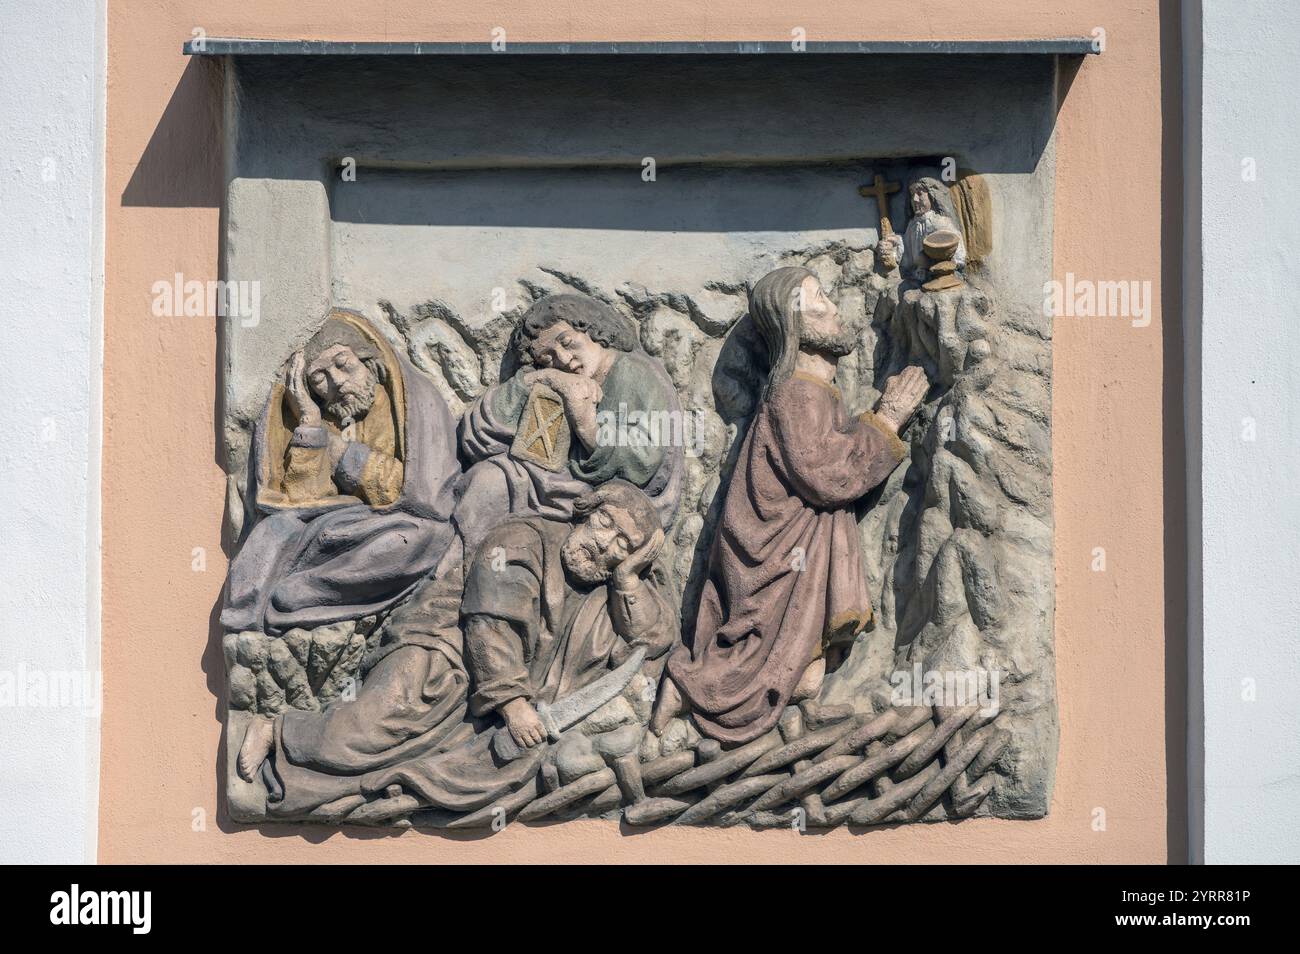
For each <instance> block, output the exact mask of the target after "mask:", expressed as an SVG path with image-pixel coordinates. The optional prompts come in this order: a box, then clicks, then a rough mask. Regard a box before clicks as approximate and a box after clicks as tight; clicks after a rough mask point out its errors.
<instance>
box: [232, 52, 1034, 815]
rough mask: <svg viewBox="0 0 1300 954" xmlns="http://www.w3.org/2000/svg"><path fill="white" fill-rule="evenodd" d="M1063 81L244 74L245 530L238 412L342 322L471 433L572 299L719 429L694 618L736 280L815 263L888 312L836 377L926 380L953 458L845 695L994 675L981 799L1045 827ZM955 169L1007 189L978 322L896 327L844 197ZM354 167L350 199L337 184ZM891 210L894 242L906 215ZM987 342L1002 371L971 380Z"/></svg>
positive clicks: (960, 70) (677, 566)
mask: <svg viewBox="0 0 1300 954" xmlns="http://www.w3.org/2000/svg"><path fill="white" fill-rule="evenodd" d="M638 59H639V58H638ZM1053 88H1054V86H1053V70H1052V66H1051V64H1050V62H1044V61H1042V60H1040V59H1033V58H1027V57H998V58H963V59H939V58H930V57H893V58H879V59H871V60H862V59H849V58H839V57H821V58H819V59H816V60H814V59H812V58H807V59H801V58H790V59H782V60H781V61H780V62H779V63H773V62H771V61H769V62H767V63H763V64H759V63H757V62H755V61H753V60H750V61H744V60H743V59H732V60H709V61H705V60H701V59H695V60H691V61H686V60H682V59H678V58H644V59H639V61H638V62H632V61H630V60H628V59H624V60H618V61H613V62H610V61H603V62H602V61H584V62H581V63H576V62H574V61H573V60H568V61H564V62H559V61H546V60H532V61H530V62H528V63H519V62H514V61H508V60H502V59H494V58H487V59H486V61H484V62H482V63H480V64H470V63H467V62H466V61H464V60H460V61H457V62H455V63H447V62H437V61H434V62H429V61H423V62H412V61H405V62H403V61H394V60H392V59H389V60H386V61H382V62H380V61H374V60H366V59H358V60H347V61H337V60H336V61H332V62H328V63H325V64H307V63H303V62H301V61H299V62H296V63H292V64H286V63H285V62H283V61H280V62H274V61H263V62H258V63H241V65H240V67H239V69H238V70H237V71H236V74H235V76H234V77H233V79H232V82H231V95H230V104H229V105H230V113H231V116H232V119H233V120H234V129H235V131H236V136H235V139H234V148H233V149H232V153H231V164H230V173H231V175H230V184H229V192H228V207H227V221H226V246H225V249H224V255H225V262H226V275H225V277H226V278H227V279H229V280H238V279H245V280H257V281H259V282H260V283H261V290H262V308H261V320H260V323H259V324H258V325H257V326H256V327H251V328H249V327H242V326H240V325H238V324H231V325H229V326H227V327H226V328H225V329H224V331H225V334H224V341H223V346H224V350H225V358H226V364H225V374H224V378H223V385H224V393H223V395H222V399H223V412H224V414H223V420H224V436H225V441H226V453H227V460H228V462H229V470H230V471H231V473H232V478H233V479H232V481H231V496H230V510H231V512H230V517H231V520H232V523H233V524H235V525H238V523H239V522H240V518H241V516H242V514H241V512H240V504H239V503H238V500H239V496H238V494H239V489H240V484H241V477H242V469H243V466H244V462H245V460H246V453H247V444H248V434H249V428H250V424H251V421H252V420H253V419H254V417H255V416H256V415H257V413H259V411H260V409H261V405H262V402H263V401H264V400H265V394H266V390H267V387H268V385H269V383H270V381H271V379H272V377H273V375H274V374H275V372H276V369H277V368H278V367H279V365H280V363H281V362H282V361H283V360H284V358H285V357H286V356H287V355H288V354H289V353H290V352H291V351H292V350H293V349H294V348H296V347H298V346H300V345H301V344H302V342H303V341H305V340H306V338H307V337H308V336H309V335H310V334H311V332H312V331H313V330H314V328H315V326H316V324H317V323H318V322H319V320H320V317H321V315H322V314H323V313H324V312H325V310H326V309H327V308H328V307H330V306H331V305H342V306H347V307H353V308H357V309H358V310H360V311H362V312H364V313H365V314H367V315H369V316H370V317H372V318H373V319H374V320H375V321H376V322H377V324H379V325H380V326H381V327H383V328H384V329H385V331H386V333H387V334H388V335H389V336H390V337H391V338H392V339H393V340H394V343H395V344H397V345H398V346H399V347H403V348H404V349H405V350H406V351H407V352H408V353H409V354H410V356H411V357H412V359H413V360H414V361H415V363H416V365H417V366H418V367H420V368H422V369H423V370H425V371H426V372H428V373H429V374H430V375H431V376H432V377H433V378H434V380H435V381H436V382H437V383H438V384H439V387H440V389H441V390H442V391H443V393H444V395H445V396H446V397H447V398H448V400H449V402H450V403H451V404H452V406H453V409H454V410H459V409H460V408H461V407H463V406H464V404H465V402H467V401H468V400H470V399H472V397H473V396H474V395H475V394H476V393H478V391H479V390H481V388H482V387H483V386H485V385H486V384H488V383H490V382H491V381H493V380H495V379H496V376H497V374H498V373H499V372H500V363H501V362H500V358H501V353H502V351H503V349H504V345H505V336H506V334H507V333H508V330H509V328H510V327H511V326H512V325H513V323H514V320H515V319H516V317H517V315H518V314H519V313H520V312H521V311H522V309H523V308H526V307H527V305H528V304H529V303H531V301H532V300H533V299H534V298H536V297H538V296H540V295H541V294H544V293H546V292H547V291H552V290H559V289H561V288H565V287H578V288H581V289H583V290H586V291H589V292H590V293H592V294H596V295H597V296H599V297H603V298H606V299H608V300H610V301H612V302H613V303H614V304H615V305H616V306H617V307H619V308H621V309H622V310H623V311H624V313H625V314H628V315H629V316H631V317H633V318H634V319H635V320H636V321H637V322H638V324H639V327H640V330H641V337H642V342H643V344H644V345H645V346H646V348H647V350H648V351H650V352H651V353H654V354H657V355H659V356H660V357H661V358H662V359H663V360H664V362H665V365H666V366H667V368H668V370H669V373H670V375H671V376H672V378H673V380H674V382H675V384H677V386H678V388H679V390H680V391H681V393H682V397H683V405H684V406H685V407H687V408H702V409H704V411H705V418H706V420H707V421H708V425H707V427H706V434H707V437H708V442H707V447H706V453H705V455H704V456H703V457H701V458H698V459H695V460H693V461H692V462H691V466H690V469H689V476H688V485H687V489H686V499H685V502H684V507H683V514H682V517H681V518H680V519H679V521H678V524H677V526H676V527H675V528H674V533H673V536H672V540H671V543H670V547H669V548H668V552H666V553H665V555H664V557H663V559H662V560H661V562H660V565H659V567H658V569H657V572H660V573H661V574H666V575H667V576H668V577H669V579H670V580H671V581H672V582H673V583H674V584H676V585H677V586H679V587H685V589H686V591H685V594H684V601H685V603H686V608H687V612H686V616H687V618H688V619H690V618H691V614H690V607H691V605H692V603H693V600H694V599H695V598H696V596H697V594H698V586H699V575H700V572H701V570H702V568H703V565H702V564H703V553H704V551H705V548H706V546H707V542H708V540H709V539H710V536H711V524H712V520H713V519H714V518H715V517H716V503H717V502H720V501H718V500H717V494H718V489H719V487H720V486H723V485H725V479H726V476H727V473H728V471H729V460H728V451H729V450H730V449H731V448H732V447H734V444H735V439H736V436H737V435H738V434H743V431H744V427H745V426H746V424H747V423H748V414H749V413H750V411H751V409H752V402H753V394H754V391H753V385H754V382H755V380H756V371H755V367H754V364H755V354H754V350H753V344H752V341H751V340H749V338H748V336H747V335H746V334H745V333H744V331H745V329H744V328H743V327H742V328H740V329H738V330H737V332H736V333H735V334H733V335H732V336H731V338H730V340H729V341H727V340H724V336H725V335H726V333H727V332H728V330H729V329H730V328H731V327H732V325H733V323H734V322H735V321H736V319H738V318H739V317H740V316H741V315H742V314H743V312H744V292H743V288H744V284H745V283H746V282H750V281H753V280H754V279H756V278H757V277H759V276H760V275H762V274H763V272H765V271H766V270H767V269H768V268H770V267H773V266H774V265H775V264H779V263H783V262H785V261H799V262H801V263H802V262H806V263H807V264H809V265H811V266H812V267H813V268H814V269H815V270H816V271H817V272H818V274H819V275H821V276H822V277H823V281H824V283H825V284H826V285H827V287H828V288H829V289H831V290H832V291H833V292H834V293H835V294H836V295H837V298H838V300H839V301H840V303H841V307H842V309H843V310H844V311H845V312H846V313H847V314H851V315H852V314H858V315H860V316H862V317H863V318H864V319H866V320H867V321H870V320H871V319H873V318H874V319H875V324H874V325H868V327H867V329H866V330H865V331H864V336H863V342H862V347H861V348H860V349H859V351H858V353H857V354H855V355H854V356H853V358H852V359H850V360H849V361H847V362H846V364H845V365H844V366H843V367H842V370H841V375H840V380H841V383H842V384H844V385H845V386H846V387H845V390H846V396H847V397H848V399H849V401H850V403H851V404H853V405H854V407H855V408H864V407H867V406H869V405H870V403H871V402H872V401H873V400H874V398H875V396H876V394H877V393H878V392H877V391H876V390H875V388H876V386H878V385H880V384H881V383H883V375H884V373H885V372H887V371H892V370H897V367H899V366H901V363H904V362H906V361H908V360H921V361H923V362H924V363H927V365H928V366H930V369H931V371H932V373H933V374H935V375H936V376H938V377H945V378H946V379H945V380H944V384H945V385H947V389H946V390H944V392H943V393H942V394H941V395H940V397H939V398H938V399H937V400H935V401H933V402H932V403H931V404H930V405H929V406H928V407H927V408H926V410H925V419H926V421H927V422H933V421H935V420H936V419H939V420H941V421H942V420H944V419H946V420H947V421H950V422H951V423H950V424H948V423H944V424H942V426H943V427H945V428H949V429H950V431H951V432H952V433H953V434H955V435H956V437H957V442H956V444H955V445H951V446H948V447H935V446H933V441H930V442H929V445H927V446H918V447H916V448H915V449H914V451H913V466H912V467H911V468H910V469H907V470H903V469H900V470H899V471H898V472H896V474H895V475H894V477H893V478H891V480H890V481H889V482H888V484H887V485H886V487H885V488H883V489H882V490H881V491H880V492H879V493H878V494H877V495H876V497H874V498H873V501H872V502H873V504H874V506H873V507H872V508H870V509H869V510H868V511H867V512H866V514H865V518H864V520H863V522H862V534H863V548H864V553H865V554H866V557H867V566H868V572H869V575H870V578H871V583H872V587H873V591H874V592H875V593H877V594H878V595H879V598H880V601H881V605H880V608H881V610H882V613H881V617H882V620H881V626H880V627H879V628H878V629H877V630H876V631H875V632H874V633H873V634H872V635H871V638H870V639H869V640H867V641H865V642H864V643H863V644H862V645H860V646H859V647H858V649H857V650H855V652H854V654H853V656H852V657H851V658H850V659H849V661H848V663H847V664H846V665H845V667H843V669H842V670H841V671H840V672H839V673H837V674H836V675H835V676H834V677H833V678H832V679H831V680H829V682H828V695H829V697H830V698H831V700H832V701H840V700H842V699H845V698H854V697H860V696H861V695H862V692H863V691H864V689H863V687H869V688H870V690H874V691H877V692H879V690H880V687H881V686H882V685H883V682H882V681H883V679H884V678H885V675H886V674H887V673H888V672H889V670H890V669H891V668H892V667H893V666H895V665H906V666H910V665H911V663H912V661H913V659H915V660H917V661H920V662H922V663H923V665H926V666H941V667H948V668H953V667H958V668H968V667H977V666H978V667H986V668H1002V669H1007V670H1008V671H1009V672H1010V673H1011V677H1010V684H1009V685H1004V687H1003V699H1002V702H1003V706H1004V709H1006V710H1008V711H1007V717H1008V718H1009V719H1010V720H1011V722H1012V728H1013V732H1014V736H1015V739H1016V743H1015V747H1014V749H1013V751H1012V753H1011V755H1010V758H1009V763H1008V764H1009V765H1010V770H1009V780H1008V782H1007V783H1006V784H1003V785H1001V786H1000V787H999V791H998V794H997V796H996V798H995V800H994V801H993V802H991V803H990V805H989V806H988V807H989V808H990V809H991V810H992V811H993V812H994V813H995V814H1000V815H1028V816H1032V815H1041V814H1042V813H1043V812H1044V811H1045V810H1046V807H1047V802H1048V799H1049V797H1050V791H1051V785H1052V779H1053V775H1054V766H1055V753H1056V733H1057V726H1056V715H1055V701H1054V684H1055V678H1054V659H1053V651H1052V618H1053V611H1054V593H1053V587H1054V574H1053V566H1052V533H1051V501H1050V497H1051V475H1050V432H1049V428H1050V367H1051V362H1050V330H1051V329H1050V323H1049V322H1048V320H1047V319H1045V318H1044V317H1043V316H1042V314H1041V310H1040V308H1039V303H1040V301H1041V288H1042V284H1043V282H1044V281H1045V280H1046V279H1047V278H1048V277H1050V262H1051V215H1052V196H1053V191H1054V190H1053V161H1052V157H1053V149H1052V140H1051V130H1052V120H1053V118H1054V102H1053V99H1052V91H1053ZM579 104H580V105H579ZM944 155H953V156H955V158H956V159H957V161H958V164H959V165H960V166H961V167H962V168H972V169H975V170H977V171H979V172H981V173H982V174H984V175H985V177H986V179H987V180H988V182H989V185H990V189H991V192H992V196H993V208H994V221H995V227H996V233H995V237H994V249H995V251H994V253H993V255H992V257H991V259H990V261H989V263H988V268H987V271H986V272H985V274H984V275H983V277H982V278H981V280H980V285H981V286H982V288H983V289H986V290H987V292H988V299H987V300H986V299H985V298H984V297H983V296H982V294H981V293H980V291H979V290H978V289H971V290H969V291H968V292H967V293H966V294H965V295H963V296H947V297H945V298H943V299H941V300H938V299H936V300H934V301H933V302H931V303H930V304H929V305H928V306H925V307H923V308H922V309H921V310H922V311H925V308H926V307H928V308H929V311H928V312H926V313H925V314H920V313H918V309H917V308H916V306H913V305H907V304H905V305H903V306H902V308H901V309H900V313H899V318H900V319H905V320H906V321H910V322H917V321H924V322H926V323H927V325H928V326H929V327H932V328H935V329H939V330H941V331H942V330H943V329H947V333H946V334H938V335H935V336H933V338H932V340H931V339H924V340H922V339H918V340H912V339H910V338H907V336H906V335H904V334H902V333H899V334H894V333H892V332H891V320H890V313H891V310H892V301H891V297H892V296H893V294H894V292H893V291H892V290H891V289H888V288H886V287H884V285H883V283H882V282H880V280H879V279H878V278H874V277H872V276H871V275H870V263H871V253H870V248H871V247H872V246H874V244H875V242H876V239H877V235H876V231H875V227H874V226H875V222H876V217H875V210H874V205H873V203H872V202H870V201H868V200H864V199H862V198H860V197H859V196H858V195H857V193H856V186H857V185H858V184H860V183H862V182H864V181H867V179H868V176H867V175H866V172H867V171H868V170H870V171H873V172H874V171H882V172H884V173H886V174H887V175H889V177H890V178H893V179H898V178H902V177H905V176H907V175H909V174H915V173H916V172H920V171H930V172H932V171H933V170H932V169H930V170H925V169H923V168H922V167H921V166H919V165H917V164H916V163H914V162H909V161H908V160H910V159H912V158H913V157H931V158H932V159H933V158H935V157H939V156H944ZM646 156H650V157H654V159H655V160H656V163H657V181H656V182H653V183H647V182H644V181H642V179H641V169H642V162H641V160H642V158H643V157H646ZM343 157H351V158H353V159H355V160H356V161H357V163H358V170H357V181H356V182H343V181H342V180H341V179H340V178H339V177H338V174H337V171H336V166H337V163H338V161H339V160H340V159H342V158H343ZM864 157H870V158H871V159H872V160H876V161H871V162H863V161H862V160H863V158H864ZM891 211H892V218H893V221H894V222H895V225H896V227H899V228H901V227H902V225H903V223H905V221H906V215H905V212H904V209H903V205H902V196H901V193H900V194H898V195H896V196H895V198H894V206H893V208H892V209H891ZM497 290H500V291H499V292H498V291H497ZM494 294H496V295H498V303H499V302H500V301H501V298H500V296H501V295H504V305H505V307H506V309H507V311H506V312H505V313H504V314H498V313H496V312H494V311H493V304H494V301H493V296H494ZM882 298H883V301H882V300H881V299H882ZM939 302H941V303H942V304H941V306H940V307H939V308H938V309H936V308H935V307H934V306H935V304H937V303H939ZM940 312H941V313H940ZM979 338H982V339H983V340H985V341H986V342H988V345H989V351H990V355H989V357H988V358H986V359H985V360H984V361H981V362H978V363H975V364H974V365H973V367H974V368H975V369H978V371H979V375H976V374H974V373H973V372H972V373H970V374H968V373H966V372H965V371H964V370H963V368H964V364H965V360H964V359H965V352H966V350H967V349H968V347H969V346H970V344H971V342H972V341H975V340H977V339H979ZM978 347H981V348H982V347H983V346H978ZM984 379H989V380H993V381H994V382H995V384H996V387H995V388H994V389H993V390H994V391H995V392H996V393H995V394H992V395H990V393H989V389H988V387H987V381H986V380H984ZM932 430H937V429H936V428H932ZM954 448H955V449H956V452H955V453H954ZM1008 488H1010V490H1008ZM711 504H713V507H712V508H711V506H710V505H711ZM900 541H901V543H900ZM687 581H689V585H687ZM990 581H992V584H990ZM999 584H1001V585H999ZM896 643H897V644H898V645H897V646H896V645H895V644H896Z"/></svg>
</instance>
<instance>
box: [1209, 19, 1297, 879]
mask: <svg viewBox="0 0 1300 954" xmlns="http://www.w3.org/2000/svg"><path fill="white" fill-rule="evenodd" d="M1201 23H1202V36H1203V48H1202V54H1203V67H1202V70H1203V72H1202V82H1201V86H1200V91H1201V106H1202V108H1201V127H1200V131H1201V149H1200V152H1199V156H1200V164H1201V182H1200V206H1201V235H1200V245H1199V258H1200V264H1201V267H1202V272H1201V275H1200V276H1199V295H1200V298H1201V301H1202V309H1203V312H1202V317H1201V324H1200V332H1201V340H1200V350H1201V359H1200V372H1201V381H1200V405H1201V410H1200V426H1201V433H1200V447H1199V459H1200V464H1201V473H1200V489H1201V511H1200V516H1201V522H1202V531H1203V540H1202V551H1201V555H1202V559H1201V565H1200V568H1199V570H1200V586H1201V593H1202V599H1203V631H1202V633H1201V634H1200V638H1201V642H1202V655H1201V660H1200V661H1201V672H1200V673H1199V675H1200V679H1201V682H1200V688H1201V689H1202V690H1203V693H1202V698H1201V699H1200V700H1199V702H1200V703H1201V704H1202V705H1203V710H1202V712H1201V715H1202V716H1203V723H1201V724H1200V725H1198V724H1197V715H1198V713H1197V705H1196V702H1197V701H1198V700H1193V704H1192V706H1191V707H1190V708H1191V716H1192V720H1193V724H1192V732H1191V735H1192V739H1191V742H1192V751H1191V756H1192V761H1193V763H1195V760H1196V758H1197V755H1198V752H1197V747H1198V742H1199V743H1201V744H1203V747H1204V788H1203V792H1202V793H1199V794H1203V803H1202V805H1201V806H1199V807H1200V808H1202V809H1203V821H1204V830H1203V855H1202V856H1201V858H1200V859H1198V858H1197V856H1196V850H1197V845H1196V842H1197V837H1196V836H1197V832H1196V830H1195V821H1194V824H1193V846H1194V847H1193V860H1204V861H1206V862H1209V863H1216V862H1265V861H1275V862H1300V822H1298V821H1297V814H1296V810H1297V806H1300V300H1298V299H1297V293H1296V289H1297V281H1298V279H1297V275H1298V274H1300V273H1298V272H1297V258H1298V256H1300V176H1298V175H1297V164H1298V163H1300V112H1298V111H1297V101H1296V97H1297V93H1296V90H1297V89H1300V57H1297V56H1296V47H1297V45H1298V44H1300V4H1296V3H1294V0H1237V2H1232V3H1229V2H1226V0H1207V2H1205V3H1204V4H1203V6H1202V9H1201ZM1252 162H1253V172H1254V178H1251V177H1250V173H1251V167H1250V165H1251V163H1252ZM1193 182H1194V180H1193ZM1193 187H1194V185H1193ZM1193 252H1195V250H1193ZM1195 258H1196V255H1195V254H1193V255H1192V256H1190V259H1189V260H1190V261H1191V262H1192V264H1193V266H1194V265H1195ZM1191 277H1192V279H1193V281H1196V276H1195V274H1194V272H1193V274H1192V275H1191ZM1192 292H1193V293H1192V294H1191V295H1189V303H1194V298H1195V295H1196V294H1197V293H1198V290H1197V289H1193V290H1192ZM1189 315H1190V316H1192V318H1191V320H1192V321H1195V311H1194V309H1193V310H1191V311H1189ZM1193 449H1195V448H1193ZM1193 465H1194V461H1193ZM1191 496H1192V499H1193V505H1194V499H1195V497H1194V492H1193V494H1192V495H1191ZM1189 531H1190V532H1192V533H1195V527H1194V526H1193V527H1189ZM1196 572H1197V570H1196V568H1195V567H1193V579H1192V584H1193V590H1194V591H1195V587H1196V583H1197V580H1196ZM1195 598H1196V597H1195V592H1194V593H1193V605H1192V610H1193V613H1195V609H1196V604H1195ZM1195 648H1196V646H1195V636H1194V639H1193V646H1192V651H1193V652H1195ZM1192 672H1193V676H1194V677H1195V676H1196V675H1197V673H1196V666H1195V663H1194V664H1193V666H1192ZM1196 689H1197V686H1196V684H1193V686H1192V693H1193V696H1195V694H1196ZM1198 729H1200V730H1202V731H1203V735H1202V736H1201V738H1200V739H1198V737H1197V730H1198ZM1193 787H1195V777H1194V776H1193ZM1197 795H1198V793H1197V792H1195V791H1194V792H1193V804H1192V810H1193V816H1195V815H1196V810H1197V808H1198V806H1197V804H1196V800H1197Z"/></svg>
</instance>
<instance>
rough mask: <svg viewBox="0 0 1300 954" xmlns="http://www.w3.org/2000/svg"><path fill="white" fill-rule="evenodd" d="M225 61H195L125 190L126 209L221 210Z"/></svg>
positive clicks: (168, 104)
mask: <svg viewBox="0 0 1300 954" xmlns="http://www.w3.org/2000/svg"><path fill="white" fill-rule="evenodd" d="M224 77H225V69H224V67H223V65H222V62H221V61H220V60H215V59H197V58H191V59H190V61H189V62H188V63H186V64H185V71H184V72H183V73H182V74H181V78H180V82H179V83H177V84H176V89H175V90H173V91H172V96H171V99H170V100H168V102H167V108H166V109H164V110H163V114H162V118H161V119H159V120H158V125H157V126H156V127H155V128H154V131H153V135H152V136H150V137H149V143H148V145H146V146H145V148H144V152H143V153H142V154H141V156H140V161H139V162H138V163H137V164H136V167H135V171H134V172H132V173H131V180H130V181H129V182H128V183H127V184H126V188H125V189H124V190H123V191H122V205H124V206H128V207H130V206H146V207H151V208H170V209H184V208H203V209H215V208H219V207H220V206H221V194H222V183H223V181H224V178H223V177H224V174H225V173H224V170H223V169H222V154H223V144H224V123H223V121H222V101H223V97H222V87H223V85H224Z"/></svg>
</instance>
